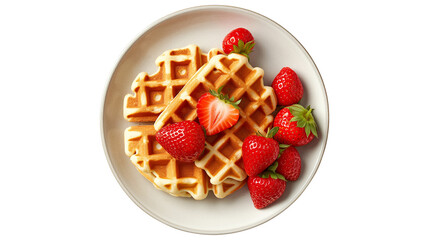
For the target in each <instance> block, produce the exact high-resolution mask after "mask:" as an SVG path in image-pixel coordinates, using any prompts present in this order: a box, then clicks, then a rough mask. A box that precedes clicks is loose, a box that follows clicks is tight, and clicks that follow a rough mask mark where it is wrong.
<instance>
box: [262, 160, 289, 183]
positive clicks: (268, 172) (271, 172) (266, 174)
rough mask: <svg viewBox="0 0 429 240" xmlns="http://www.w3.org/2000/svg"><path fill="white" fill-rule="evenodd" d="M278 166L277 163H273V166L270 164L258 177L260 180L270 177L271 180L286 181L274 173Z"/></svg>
mask: <svg viewBox="0 0 429 240" xmlns="http://www.w3.org/2000/svg"><path fill="white" fill-rule="evenodd" d="M278 165H279V163H278V162H277V161H275V162H274V163H273V164H271V166H269V167H268V168H267V169H266V170H265V171H263V172H262V173H261V174H260V175H259V176H260V177H261V178H269V177H271V178H272V179H281V180H284V181H286V178H285V177H284V176H283V175H281V174H280V173H278V172H276V169H277V167H278Z"/></svg>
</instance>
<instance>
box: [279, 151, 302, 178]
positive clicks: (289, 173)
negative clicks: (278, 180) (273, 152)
mask: <svg viewBox="0 0 429 240" xmlns="http://www.w3.org/2000/svg"><path fill="white" fill-rule="evenodd" d="M281 151H283V152H282V153H280V154H281V155H280V157H279V158H278V159H277V162H278V166H277V172H278V173H280V174H281V175H283V176H284V177H285V179H286V180H288V181H295V180H297V179H298V177H299V175H300V173H301V156H300V155H299V152H298V150H296V148H294V147H293V146H289V147H287V148H286V149H282V150H281Z"/></svg>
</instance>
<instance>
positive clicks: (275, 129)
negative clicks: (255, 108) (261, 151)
mask: <svg viewBox="0 0 429 240" xmlns="http://www.w3.org/2000/svg"><path fill="white" fill-rule="evenodd" d="M279 129H280V128H279V127H273V128H272V129H271V130H269V131H268V133H267V138H273V137H274V135H276V133H277V132H278V131H279Z"/></svg>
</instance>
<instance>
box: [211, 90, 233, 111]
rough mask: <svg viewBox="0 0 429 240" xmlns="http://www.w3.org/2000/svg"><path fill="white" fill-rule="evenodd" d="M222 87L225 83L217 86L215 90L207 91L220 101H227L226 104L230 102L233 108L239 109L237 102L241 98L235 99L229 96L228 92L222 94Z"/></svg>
mask: <svg viewBox="0 0 429 240" xmlns="http://www.w3.org/2000/svg"><path fill="white" fill-rule="evenodd" d="M223 87H225V85H223V86H221V87H220V88H218V90H217V91H215V90H213V89H210V90H209V93H210V94H211V95H213V96H215V97H217V98H219V99H220V100H221V101H223V102H225V103H227V104H231V105H232V106H233V107H234V108H235V109H240V107H239V106H238V104H240V103H241V99H240V100H237V101H235V99H234V97H231V98H230V97H229V96H228V94H223V93H221V91H222V89H223Z"/></svg>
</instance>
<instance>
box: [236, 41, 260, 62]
mask: <svg viewBox="0 0 429 240" xmlns="http://www.w3.org/2000/svg"><path fill="white" fill-rule="evenodd" d="M254 46H255V42H254V41H253V40H252V41H249V42H247V43H244V41H243V40H241V39H240V40H238V43H237V45H233V46H232V47H233V50H232V51H231V53H239V54H241V55H244V56H246V57H247V58H249V54H250V53H251V52H252V49H253V47H254Z"/></svg>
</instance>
